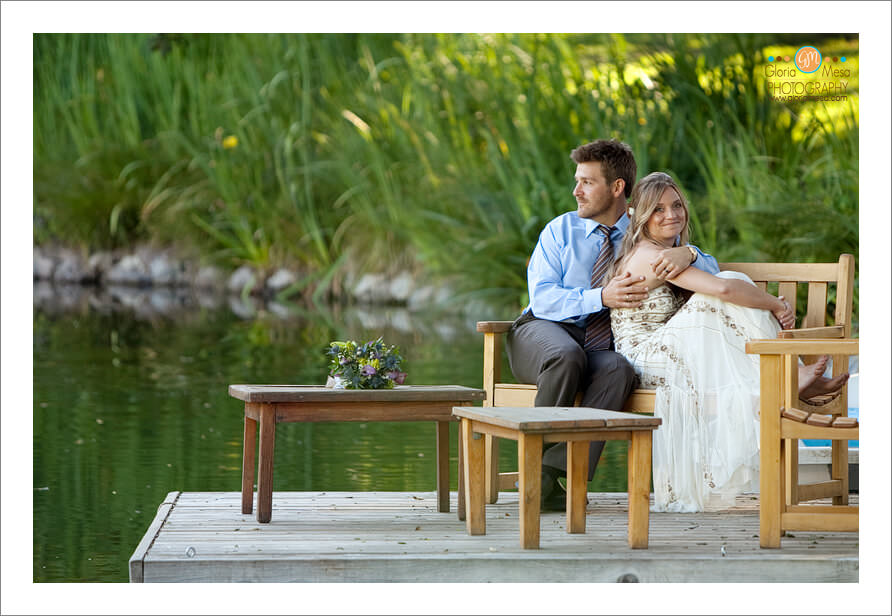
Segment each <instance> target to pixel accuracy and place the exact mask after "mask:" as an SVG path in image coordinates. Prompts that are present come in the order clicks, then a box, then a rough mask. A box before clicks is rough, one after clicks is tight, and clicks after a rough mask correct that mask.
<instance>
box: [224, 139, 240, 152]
mask: <svg viewBox="0 0 892 616" xmlns="http://www.w3.org/2000/svg"><path fill="white" fill-rule="evenodd" d="M237 145H238V137H236V136H235V135H229V136H228V137H227V138H226V139H224V140H223V149H224V150H231V149H232V148H234V147H235V146H237Z"/></svg>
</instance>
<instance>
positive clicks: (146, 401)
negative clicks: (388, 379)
mask: <svg viewBox="0 0 892 616" xmlns="http://www.w3.org/2000/svg"><path fill="white" fill-rule="evenodd" d="M498 318H510V315H508V316H506V315H505V314H494V313H487V314H479V315H477V314H475V315H473V316H462V315H456V314H440V315H434V314H426V315H422V314H418V313H410V312H408V311H406V310H405V309H401V308H376V309H371V308H364V309H362V308H345V307H342V306H321V307H320V306H314V307H311V308H308V307H307V306H303V305H293V304H291V305H290V304H280V303H267V304H263V303H260V302H258V301H256V300H251V299H246V300H241V299H223V298H214V297H210V298H202V297H195V296H192V295H190V294H188V293H186V292H179V293H172V292H169V291H162V292H154V293H150V292H148V291H136V290H132V289H124V290H119V291H117V292H114V291H103V292H101V293H100V292H96V291H94V290H90V289H83V288H80V287H66V288H55V287H49V286H48V285H37V284H35V287H34V310H33V325H34V330H33V370H34V390H33V394H34V402H33V413H34V415H33V428H34V433H33V530H34V534H33V580H34V581H35V582H79V581H84V582H86V581H89V582H99V581H105V582H126V581H128V561H129V559H130V556H131V555H132V553H133V551H134V549H135V548H136V546H137V544H138V543H139V541H140V539H141V538H142V536H143V534H144V533H145V532H146V529H147V528H148V526H149V524H150V523H151V521H152V519H153V518H154V516H155V512H156V510H157V508H158V505H160V504H161V503H162V502H163V500H164V497H165V496H166V495H167V493H168V492H172V491H175V490H182V491H190V492H210V491H231V492H237V491H239V490H240V486H241V457H242V430H243V415H242V411H243V403H242V402H240V401H238V400H235V399H233V398H231V397H229V395H228V393H227V388H228V386H229V384H232V383H305V384H323V383H324V382H325V378H326V375H327V357H326V356H325V355H324V349H325V348H326V347H327V344H328V342H329V341H331V340H344V339H353V340H357V341H365V340H370V339H373V338H377V337H378V336H383V338H384V341H385V342H386V343H388V344H396V345H399V347H400V349H401V351H402V355H403V357H404V358H405V360H406V362H405V369H406V370H407V371H408V373H409V377H408V379H407V381H406V382H407V384H419V385H420V384H428V385H440V384H456V385H465V386H469V387H481V386H482V362H483V357H482V355H483V352H482V351H483V340H482V335H481V334H478V333H476V331H475V328H474V325H475V322H476V321H477V320H486V319H498ZM505 374H510V372H508V371H507V366H506V368H505ZM451 437H452V440H451V443H452V448H453V451H452V456H451V457H452V461H453V466H452V472H451V480H452V489H453V490H454V489H455V488H456V476H455V474H456V473H455V468H456V467H455V460H456V453H457V452H456V449H455V447H456V445H455V443H456V440H457V438H456V437H457V426H456V425H453V426H452V433H451ZM516 452H517V449H516V444H515V443H513V442H511V441H503V445H502V447H501V449H500V463H501V464H502V466H503V467H504V468H506V469H511V470H514V469H516V455H517V453H516ZM275 458H276V459H275V469H276V470H275V490H276V491H304V490H307V491H321V490H331V491H357V492H360V491H371V490H377V491H384V490H393V491H419V492H433V491H434V490H435V478H436V467H435V460H436V456H435V449H434V425H433V423H431V422H420V423H368V424H365V423H331V424H327V423H315V424H289V425H287V426H283V427H282V429H280V430H277V432H276V446H275ZM625 460H626V445H625V443H624V442H622V443H621V442H610V443H608V446H607V448H606V449H605V452H604V454H603V456H602V459H601V462H600V464H599V465H598V471H597V473H596V475H595V478H594V480H593V481H592V482H591V484H590V488H589V489H590V490H594V491H607V492H614V491H625V489H626V483H625V482H626V477H625V473H626V464H625ZM450 515H453V516H454V513H452V514H450ZM456 524H459V522H458V520H457V519H456Z"/></svg>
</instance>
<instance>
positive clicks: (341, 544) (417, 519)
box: [133, 492, 858, 582]
mask: <svg viewBox="0 0 892 616" xmlns="http://www.w3.org/2000/svg"><path fill="white" fill-rule="evenodd" d="M172 494H174V493H172ZM456 497H457V495H456V493H455V492H452V493H451V494H450V498H451V500H452V501H453V503H454V501H455V500H456ZM588 498H589V501H590V504H589V505H588V507H587V509H586V527H585V528H586V532H585V533H584V534H569V533H568V532H567V525H566V516H565V514H564V513H562V512H544V513H542V514H541V518H540V549H539V550H524V549H522V548H521V547H520V545H519V542H518V533H519V525H520V519H519V507H518V494H517V492H502V493H501V494H500V495H499V502H498V503H496V504H492V505H488V506H487V507H486V535H482V536H469V535H468V533H467V531H466V529H465V525H464V524H463V523H461V522H460V521H458V520H456V519H455V516H452V515H449V514H445V513H439V512H438V511H437V507H438V501H437V496H436V493H435V492H417V493H406V492H366V493H347V492H277V493H276V494H275V499H274V509H275V515H274V516H273V519H272V521H271V522H270V523H269V524H260V523H258V522H257V521H256V520H255V519H254V518H253V516H251V515H243V514H242V513H241V493H240V492H207V493H195V492H184V493H181V494H180V495H179V497H178V498H177V500H176V504H175V506H172V505H167V506H168V507H170V511H169V513H168V514H167V515H166V518H165V519H164V520H163V521H162V524H161V526H160V528H158V529H156V530H152V528H150V529H149V532H147V537H152V538H154V541H153V542H151V541H150V540H148V539H145V538H144V541H149V543H144V542H141V543H140V545H141V546H142V550H143V551H145V553H144V555H143V581H146V582H174V581H176V582H199V581H218V582H243V581H258V582H272V581H290V582H298V581H302V582H325V581H328V582H331V581H336V582H358V581H368V582H394V581H422V582H431V581H443V580H449V581H456V582H471V581H476V582H479V581H491V582H518V581H545V582H557V581H568V582H604V581H609V582H614V581H617V580H618V579H620V577H622V576H634V578H636V579H638V580H639V581H642V582H651V581H658V582H677V581H703V582H705V581H727V580H728V579H734V580H739V581H747V582H760V581H762V582H764V581H769V580H770V581H778V580H783V581H791V582H793V581H795V582H805V581H812V582H815V581H816V582H829V581H858V533H839V532H815V533H808V532H796V533H792V534H791V535H794V536H785V537H783V539H782V546H781V549H780V550H763V549H760V548H759V538H758V531H759V521H758V499H757V497H756V496H754V495H744V496H741V497H739V498H738V499H737V501H736V503H735V505H734V506H733V507H730V508H728V509H724V510H721V511H713V512H704V513H698V514H678V513H651V514H650V523H649V526H650V533H649V534H650V540H649V547H648V548H647V549H644V550H641V549H638V550H636V549H632V548H630V547H629V545H628V541H627V539H628V538H627V531H628V525H627V516H628V499H627V498H626V495H625V494H603V493H590V494H589V495H588ZM168 500H169V499H165V503H167V501H168ZM852 500H853V501H855V502H857V495H852ZM828 502H829V501H828ZM156 535H157V536H156ZM147 546H150V547H148V549H146V547H147ZM723 546H724V548H725V553H726V555H725V556H722V554H721V549H722V547H723ZM189 548H192V550H191V552H190V550H189ZM139 551H140V550H139V549H138V551H137V552H135V553H134V555H136V554H137V553H138V552H139ZM190 553H191V556H188V555H187V554H190ZM133 581H137V580H136V578H133Z"/></svg>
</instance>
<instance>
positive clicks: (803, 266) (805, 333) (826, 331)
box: [477, 254, 855, 503]
mask: <svg viewBox="0 0 892 616" xmlns="http://www.w3.org/2000/svg"><path fill="white" fill-rule="evenodd" d="M719 269H721V270H733V271H737V272H742V273H744V274H746V275H747V276H749V277H750V279H752V281H753V282H755V283H756V285H757V286H758V287H759V288H761V289H762V290H768V289H769V288H768V284H769V283H777V295H783V296H784V297H785V298H786V299H787V301H789V302H790V304H791V305H792V306H794V307H795V306H796V298H797V290H798V283H804V284H806V285H807V289H806V293H807V295H806V296H805V297H807V307H806V312H805V314H804V315H803V317H802V319H801V320H800V326H801V328H802V329H799V330H785V331H783V332H781V336H782V337H785V338H797V337H808V338H828V339H829V338H847V337H849V336H850V335H851V320H852V293H853V289H854V279H855V258H854V257H853V256H852V255H850V254H842V255H840V257H839V260H838V261H837V262H836V263H720V264H719ZM830 284H832V285H834V286H835V288H836V306H835V310H834V318H833V324H832V325H829V326H828V325H827V324H826V322H827V311H828V305H827V303H828V289H829V287H828V285H830ZM771 290H772V291H773V289H771ZM511 323H512V322H511V321H478V322H477V331H478V332H481V333H482V334H483V389H484V390H486V400H485V401H484V403H483V404H484V406H512V407H531V406H535V404H534V402H533V401H534V399H535V397H536V386H535V385H529V384H518V383H504V382H501V378H502V377H501V368H502V335H503V334H505V333H507V332H508V330H509V329H510V328H511ZM803 359H804V361H806V363H811V362H812V361H814V358H809V357H807V356H804V357H803ZM847 369H848V365H847V363H845V358H844V357H840V358H838V359H837V358H834V361H833V372H834V374H842V373H843V372H846V370H847ZM655 399H656V394H655V390H653V389H636V390H634V391H633V392H632V394H631V395H630V396H629V399H628V400H627V401H626V405H625V406H624V407H623V408H622V410H623V411H626V412H630V413H649V414H653V412H654V400H655ZM845 401H846V397H845V392H843V394H842V395H840V396H838V397H837V398H836V399H835V400H832V401H828V400H826V399H822V400H813V402H814V404H808V403H805V402H800V408H804V409H805V410H806V411H809V412H821V413H831V414H844V413H845V410H846V402H845ZM576 404H577V405H578V404H579V396H577V399H576ZM820 404H823V406H818V405H820ZM819 409H820V410H819ZM795 444H797V443H794V445H795ZM835 455H836V454H835V450H834V456H835ZM498 457H499V456H498V438H497V437H493V436H490V435H487V436H486V454H485V464H486V501H487V502H488V503H494V502H496V499H497V498H498V494H499V490H508V489H513V488H514V487H516V482H517V473H501V474H500V473H499V469H498ZM790 472H791V473H795V472H796V469H791V471H790ZM790 485H793V482H791V483H790ZM846 494H847V493H846ZM840 496H842V495H840ZM792 498H794V499H795V498H796V488H795V487H794V488H792Z"/></svg>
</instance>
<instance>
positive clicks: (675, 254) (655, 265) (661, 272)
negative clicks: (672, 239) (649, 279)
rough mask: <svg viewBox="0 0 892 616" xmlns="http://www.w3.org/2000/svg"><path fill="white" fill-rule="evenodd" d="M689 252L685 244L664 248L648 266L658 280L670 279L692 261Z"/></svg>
mask: <svg viewBox="0 0 892 616" xmlns="http://www.w3.org/2000/svg"><path fill="white" fill-rule="evenodd" d="M691 254H692V253H691V251H690V250H689V249H688V247H687V246H676V247H675V248H665V249H663V250H661V251H660V252H659V253H657V257H656V259H654V260H653V261H651V262H650V268H651V269H652V270H653V272H654V274H656V276H657V278H659V279H660V280H672V279H673V278H675V277H676V276H678V275H679V274H680V273H682V272H683V271H685V270H686V269H688V266H689V265H690V264H691V263H693V261H692V260H691Z"/></svg>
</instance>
